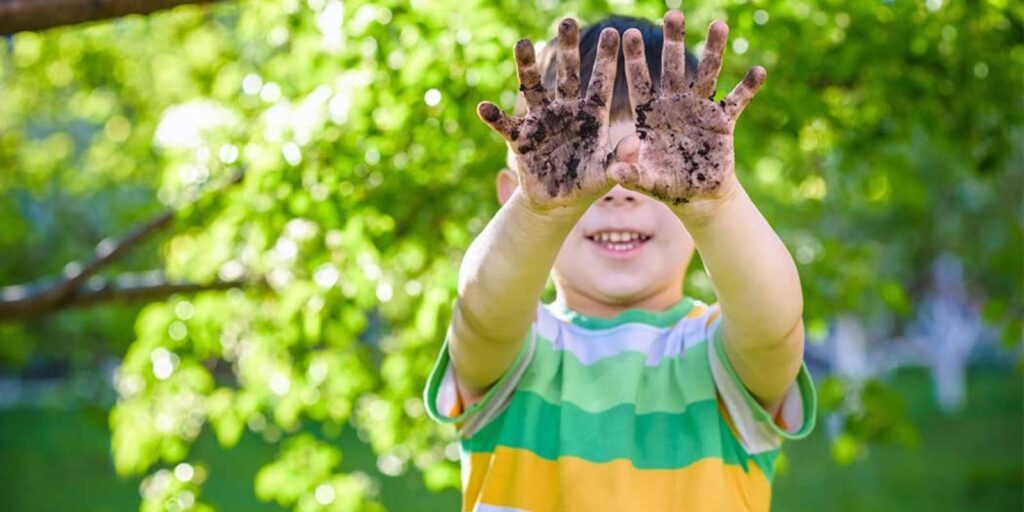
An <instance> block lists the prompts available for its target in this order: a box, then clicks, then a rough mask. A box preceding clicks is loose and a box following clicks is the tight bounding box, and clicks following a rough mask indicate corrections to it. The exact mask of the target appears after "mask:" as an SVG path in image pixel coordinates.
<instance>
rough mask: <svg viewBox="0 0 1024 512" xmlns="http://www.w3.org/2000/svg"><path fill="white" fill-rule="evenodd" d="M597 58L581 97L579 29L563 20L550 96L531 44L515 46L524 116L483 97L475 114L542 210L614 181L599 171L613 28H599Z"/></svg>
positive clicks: (583, 198)
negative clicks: (497, 138)
mask: <svg viewBox="0 0 1024 512" xmlns="http://www.w3.org/2000/svg"><path fill="white" fill-rule="evenodd" d="M598 45H599V46H598V48H599V49H598V56H597V59H596V60H595V61H594V70H593V73H592V75H591V80H590V84H589V86H588V87H587V94H586V96H585V97H581V96H580V77H579V66H580V57H579V27H578V26H577V24H576V22H575V21H574V20H572V19H569V18H567V19H565V20H563V21H562V23H561V24H560V25H559V31H558V53H557V57H558V66H559V67H558V84H557V94H556V96H555V98H553V99H552V98H551V97H550V96H549V94H548V92H547V91H546V90H545V88H544V86H543V84H542V83H541V77H540V72H539V71H538V69H537V63H536V58H535V56H534V53H533V46H532V45H531V44H530V42H529V41H527V40H525V39H524V40H522V41H519V43H517V44H516V48H515V56H516V64H517V66H518V72H519V82H520V90H521V91H523V95H524V97H525V99H526V104H527V109H528V112H527V114H526V115H525V116H508V115H505V113H503V112H502V111H501V110H500V109H499V108H498V107H497V106H495V105H494V104H493V103H490V102H483V103H481V104H480V106H479V107H478V108H477V111H478V113H479V115H480V118H481V119H483V121H484V122H485V123H487V124H488V125H489V126H490V127H491V128H493V129H494V130H495V131H496V132H498V134H500V135H501V136H502V137H503V138H505V140H507V141H508V143H509V146H511V148H512V151H513V153H514V154H515V157H516V164H517V165H516V167H517V169H516V170H517V173H518V176H519V184H520V188H521V190H522V191H523V194H525V196H526V199H527V200H528V201H529V202H530V204H532V205H533V206H535V207H537V208H540V209H550V208H555V207H561V206H571V205H580V204H585V203H587V201H591V200H593V199H596V198H597V197H600V196H602V195H604V194H605V193H606V192H607V191H608V190H609V189H611V187H612V186H613V185H614V183H612V182H611V181H610V180H609V179H608V177H607V174H606V173H605V166H606V165H607V162H608V159H609V154H610V153H611V149H610V148H609V146H608V109H609V105H610V104H611V93H612V87H613V86H614V83H615V63H616V58H617V56H618V51H619V38H618V32H616V31H615V30H614V29H606V30H604V31H602V33H601V38H600V41H599V43H598Z"/></svg>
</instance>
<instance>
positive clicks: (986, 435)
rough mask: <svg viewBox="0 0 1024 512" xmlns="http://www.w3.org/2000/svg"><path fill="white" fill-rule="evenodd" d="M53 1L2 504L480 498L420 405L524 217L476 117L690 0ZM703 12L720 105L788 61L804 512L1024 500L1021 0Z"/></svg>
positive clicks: (378, 506)
mask: <svg viewBox="0 0 1024 512" xmlns="http://www.w3.org/2000/svg"><path fill="white" fill-rule="evenodd" d="M16 3H17V2H6V4H7V6H6V7H10V6H12V5H14V4H16ZM41 3H43V2H33V1H26V2H22V3H21V4H22V6H23V8H24V9H27V11H23V12H22V14H24V15H25V17H24V18H18V17H16V16H14V15H13V14H11V12H13V11H7V12H6V14H7V16H6V18H7V19H6V20H3V19H2V18H4V17H5V16H0V33H2V32H8V33H9V35H7V36H6V37H4V39H3V40H2V41H0V509H3V510H12V511H15V510H16V511H21V510H26V511H28V510H31V511H50V510H53V511H58V510H59V511H65V510H81V511H114V510H131V509H141V510H146V511H156V510H213V509H216V510H227V511H231V510H301V511H314V510H339V511H359V510H366V511H377V510H384V509H386V510H391V511H435V510H436V511H442V510H443V511H448V510H455V509H457V507H458V501H459V496H458V493H457V491H456V490H455V489H457V486H458V481H459V478H458V467H457V462H456V460H457V449H456V446H455V445H454V444H453V443H452V442H453V440H454V432H453V431H452V430H450V429H449V428H444V427H440V426H437V425H434V424H433V423H431V422H430V421H429V420H428V419H427V418H426V416H425V414H424V410H423V406H422V403H421V398H420V396H421V390H422V387H423V384H424V381H425V378H426V376H427V373H428V371H429V370H430V367H431V365H432V363H433V361H434V358H435V356H436V354H437V351H438V349H439V347H440V343H441V340H442V338H443V334H444V330H445V328H446V327H447V322H448V320H449V315H450V307H451V303H452V300H453V299H454V289H455V283H456V273H457V270H458V264H459V261H460V259H461V255H462V254H463V251H464V250H465V249H466V248H467V246H468V245H469V243H470V241H471V240H472V238H473V236H474V235H475V234H476V233H478V232H479V231H480V230H481V229H482V228H483V226H484V225H485V224H486V222H487V221H488V219H489V218H490V216H491V215H493V214H494V212H495V211H496V209H497V202H496V200H495V197H494V185H493V183H494V182H493V177H494V173H495V172H496V171H497V170H498V169H499V168H500V167H501V166H502V165H503V162H504V148H503V146H502V144H501V141H500V140H499V139H498V138H497V136H495V135H493V134H492V133H490V132H489V131H488V130H487V129H486V128H485V127H484V125H483V124H482V123H480V122H479V121H478V120H477V119H476V115H475V111H474V108H475V105H476V104H477V102H479V101H481V100H484V99H490V100H495V101H497V102H499V103H500V104H501V105H503V106H504V107H505V108H507V109H511V107H512V105H513V103H514V98H515V96H514V91H515V88H516V82H515V73H514V67H513V61H512V54H511V48H512V45H513V44H514V42H515V41H516V40H517V39H518V38H520V37H528V38H531V39H533V40H534V41H546V40H549V39H550V38H552V37H553V35H554V33H555V30H554V26H555V24H556V23H557V22H558V21H559V20H560V19H561V18H562V17H563V16H566V15H573V16H577V17H578V18H579V19H580V20H581V22H582V23H583V24H586V23H588V22H593V21H596V20H597V19H599V18H600V17H602V16H604V15H606V14H609V13H618V14H627V15H635V16H644V17H649V18H654V19H657V18H660V16H661V15H662V14H663V13H664V11H665V9H666V8H667V7H673V8H677V7H679V6H680V5H679V4H680V3H679V1H678V0H669V1H668V2H656V1H640V2H633V1H630V0H616V1H607V2H606V1H588V0H583V1H572V2H557V1H554V0H537V1H535V2H520V1H511V0H505V1H494V2H484V1H478V0H458V1H454V0H414V1H412V2H405V1H401V2H400V1H382V2H366V1H359V0H346V1H344V2H342V1H340V0H307V1H299V0H285V1H256V0H242V1H223V2H216V3H212V4H200V5H183V6H180V7H176V8H173V9H166V10H160V11H157V12H154V13H151V14H148V15H132V16H127V17H123V18H116V19H106V20H99V21H93V22H87V23H74V24H70V25H65V26H61V27H55V28H48V29H43V28H39V29H38V30H37V29H36V28H37V27H40V26H42V27H45V26H47V24H48V23H50V24H52V23H51V22H53V20H54V19H56V17H55V16H54V14H53V13H52V12H49V13H47V12H45V11H41V10H39V9H36V11H33V10H32V9H33V8H34V7H33V4H37V5H38V4H41ZM72 3H74V2H72ZM79 3H80V4H82V5H84V4H86V2H84V0H83V1H81V2H79ZM114 3H115V4H116V3H117V2H114ZM167 3H181V2H167ZM184 3H188V2H184ZM683 9H684V12H685V13H686V15H687V25H688V27H689V35H688V36H687V42H688V44H689V45H690V46H691V47H692V48H693V49H696V50H698V51H699V49H700V47H701V45H700V43H701V41H702V40H703V36H704V33H705V30H706V27H707V26H708V24H709V23H710V22H711V21H712V20H713V19H723V20H726V21H727V22H728V23H729V25H730V26H731V29H732V30H731V39H730V45H729V46H728V49H727V53H726V60H725V67H724V71H723V76H722V80H721V82H720V83H721V84H722V85H721V86H720V94H722V93H723V92H724V91H726V90H727V89H728V88H731V86H732V84H733V83H735V82H736V81H737V80H739V79H740V78H741V77H742V75H743V73H744V72H745V70H746V69H747V68H748V67H750V66H752V65H754V64H761V65H764V66H765V67H766V68H767V69H768V71H769V79H768V82H767V84H766V86H765V87H764V88H763V89H762V90H761V92H760V93H759V94H758V96H757V98H756V99H755V100H754V102H753V104H752V105H751V106H750V107H749V108H748V109H747V111H746V112H745V114H744V116H743V119H742V120H741V122H740V124H739V127H738V133H737V134H736V151H737V169H738V173H739V176H740V179H741V180H742V181H743V183H744V184H745V186H746V187H747V189H748V190H749V192H750V194H751V195H752V196H753V197H754V199H755V201H756V202H757V204H758V205H759V207H760V208H761V209H762V210H763V212H764V213H765V215H766V216H767V217H768V218H769V219H770V220H771V221H772V222H773V224H774V226H775V227H776V229H777V230H778V232H779V233H780V234H781V236H782V238H783V239H784V240H785V242H786V243H787V245H788V247H789V248H790V249H791V251H792V252H793V254H794V256H795V258H796V260H797V262H798V265H799V268H800V272H801V276H802V281H803V287H804V293H805V296H806V304H807V306H806V320H807V325H808V341H809V343H808V345H807V360H808V364H809V365H810V367H811V372H812V374H813V375H814V378H815V380H816V382H817V384H818V389H819V397H820V401H821V406H822V407H821V411H820V412H821V417H820V418H819V427H818V428H817V430H816V432H815V433H814V435H813V436H812V437H810V438H809V439H807V440H805V441H802V442H798V443H792V444H790V445H788V446H787V449H786V452H785V457H784V458H783V459H782V461H781V463H780V464H781V467H780V471H779V473H778V476H777V480H776V486H775V488H776V490H775V499H774V509H775V510H781V511H802V510H815V511H877V510H892V511H918V510H921V511H924V510H928V511H933V510H986V511H1020V510H1022V507H1024V463H1022V461H1024V446H1022V442H1024V396H1022V395H1024V393H1022V379H1021V376H1022V373H1021V369H1022V365H1021V347H1022V339H1024V338H1022V334H1021V320H1022V316H1024V303H1022V294H1021V288H1022V284H1024V275H1022V273H1024V235H1022V233H1024V208H1022V203H1024V78H1022V70H1024V4H1021V3H1019V2H1012V1H1008V0H987V1H981V0H967V1H955V2H954V1H949V0H927V1H903V0H889V1H882V0H821V1H810V0H734V1H721V0H709V1H704V2H694V3H693V4H689V3H688V4H687V5H685V6H683ZM68 12H71V10H68ZM25 13H28V14H25ZM64 14H67V13H64ZM25 20H29V21H33V20H34V21H35V22H38V23H39V25H30V24H29V22H28V21H25ZM25 28H32V30H23V29H25ZM686 293H687V294H689V295H692V296H694V297H697V298H699V299H702V300H705V301H712V300H713V296H712V291H711V285H710V282H709V280H708V277H707V275H706V274H705V273H704V272H703V270H702V268H701V266H700V264H699V263H695V264H694V266H693V267H692V268H691V271H690V273H689V275H688V277H687V281H686ZM546 298H547V299H548V300H550V298H551V292H550V290H549V291H548V293H547V297H546Z"/></svg>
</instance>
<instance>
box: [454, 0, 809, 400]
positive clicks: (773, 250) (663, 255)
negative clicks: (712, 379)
mask: <svg viewBox="0 0 1024 512" xmlns="http://www.w3.org/2000/svg"><path fill="white" fill-rule="evenodd" d="M684 27H685V21H684V19H683V15H682V13H679V12H677V11H670V12H668V13H667V14H666V15H665V46H664V49H663V55H664V57H663V59H664V60H663V68H662V69H663V70H664V72H663V76H662V80H661V82H662V84H663V86H662V88H661V90H660V91H656V90H654V87H653V86H652V85H651V80H650V77H649V76H648V70H647V67H646V65H645V64H643V43H642V38H641V37H640V34H639V32H637V31H636V30H633V29H631V30H628V31H626V32H625V34H623V41H624V54H625V58H626V73H627V76H626V78H627V83H628V84H629V92H630V103H631V105H632V107H633V113H634V119H635V120H636V123H635V124H634V123H633V122H629V121H626V122H623V121H616V122H614V123H611V122H609V117H608V105H610V104H611V89H612V86H613V84H614V79H615V76H614V75H615V58H616V55H617V52H618V45H619V37H618V34H617V33H616V32H615V31H614V30H613V29H606V30H605V31H604V32H602V34H601V38H600V42H599V52H598V58H597V59H596V61H595V64H594V73H593V79H592V80H591V83H590V85H589V87H588V95H587V97H585V98H581V97H580V95H579V78H578V77H579V70H578V68H579V52H578V48H577V46H578V41H579V35H578V34H579V33H578V27H577V24H576V22H575V21H574V20H572V19H566V20H564V21H563V22H562V23H561V24H560V26H559V43H558V47H557V52H558V53H557V63H556V65H558V66H559V67H558V82H557V85H556V93H555V94H554V95H550V94H549V93H548V91H546V90H545V88H544V87H543V85H542V83H541V80H540V76H541V75H540V72H539V70H538V69H537V64H536V58H535V57H534V53H533V48H532V45H530V43H529V42H528V41H525V40H524V41H520V42H519V43H517V45H516V48H515V56H516V63H517V69H518V74H519V78H520V83H521V88H520V89H521V91H522V92H523V97H524V99H525V103H526V105H527V111H526V113H525V115H522V116H508V115H506V114H505V113H504V112H502V111H501V110H500V109H498V108H497V107H496V106H495V105H493V104H492V103H488V102H484V103H481V104H480V106H479V107H478V113H479V115H480V118H481V119H482V120H483V121H484V122H485V123H487V124H488V125H489V126H490V127H491V128H493V129H494V130H495V131H496V132H497V133H499V134H500V135H501V136H502V137H503V138H504V139H505V140H506V141H507V142H508V145H509V148H510V150H511V152H512V156H513V158H512V159H511V160H512V161H513V163H514V165H513V166H512V167H513V168H514V171H510V170H505V171H503V172H501V173H499V177H498V194H499V199H500V200H501V201H502V203H503V204H502V207H501V209H500V210H499V211H498V213H497V214H496V215H495V217H494V218H493V219H492V220H491V222H490V223H489V224H488V225H487V227H486V228H485V229H484V230H483V232H481V234H480V235H479V236H478V237H477V238H476V239H475V240H474V242H473V244H472V245H471V246H470V248H469V251H468V252H467V254H466V257H465V259H464V260H463V264H462V267H461V269H460V274H459V297H458V300H457V301H456V307H455V310H454V313H453V318H452V324H451V326H450V328H449V340H450V345H449V351H450V354H451V357H452V361H453V364H454V367H455V372H456V375H457V376H458V382H459V388H460V393H461V394H462V397H463V400H464V403H467V404H468V403H472V402H474V401H476V400H478V399H479V398H480V397H481V396H482V395H483V393H484V392H485V391H486V390H487V389H488V387H489V386H490V385H492V384H493V383H494V382H495V381H497V379H498V378H499V377H500V376H501V375H502V374H503V373H504V372H505V370H507V368H508V367H509V365H510V364H511V363H512V361H513V360H514V358H515V356H516V355H517V354H518V352H519V349H520V348H521V347H522V343H523V340H524V337H525V335H526V333H527V332H528V329H529V326H530V324H531V323H532V322H533V321H534V319H535V314H536V307H537V303H538V300H539V298H540V295H541V292H542V291H543V287H544V284H545V282H546V280H547V277H548V274H549V272H551V271H552V270H553V276H554V279H555V285H556V289H557V292H558V300H560V301H563V302H564V303H565V304H566V305H567V306H568V307H570V308H571V309H573V310H576V311H579V312H580V313H583V314H586V315H591V316H599V317H611V316H614V315H616V314H618V313H621V312H622V311H625V310H627V309H632V308H643V309H648V310H653V311H661V310H664V309H667V308H668V307H670V306H672V305H673V304H675V303H676V302H678V301H679V300H680V299H681V297H682V280H683V276H684V275H685V271H686V267H687V265H688V264H689V261H690V258H691V256H692V254H693V249H694V247H696V249H697V250H698V251H700V253H701V257H702V260H703V261H704V264H705V266H706V268H707V270H708V272H709V275H710V277H711V280H712V282H713V284H714V287H715V291H716V295H717V297H718V299H719V304H720V305H721V308H722V316H723V329H724V330H723V341H724V343H725V349H726V354H727V356H728V357H729V359H730V361H731V362H732V364H733V366H734V368H735V369H736V371H737V373H738V374H739V376H740V378H741V380H742V381H743V383H744V384H745V385H746V387H747V388H748V389H749V390H750V391H751V392H752V394H753V395H754V396H755V397H756V398H757V399H758V400H759V401H760V402H761V403H762V404H763V405H765V406H766V407H768V408H769V410H772V409H774V408H776V407H777V406H778V404H779V403H780V401H781V398H782V396H783V394H784V393H785V391H786V389H788V387H789V386H790V385H791V384H792V382H793V379H794V378H795V376H796V374H797V372H798V370H799V367H800V361H801V358H802V354H803V338H804V337H803V322H802V319H801V317H802V309H803V299H802V294H801V291H800V283H799V277H798V275H797V273H796V267H795V265H794V263H793V260H792V258H791V257H790V255H789V253H788V251H787V250H786V248H785V246H784V245H783V244H782V242H781V241H780V240H779V238H778V236H777V235H776V234H775V232H774V231H773V230H772V228H771V226H770V225H769V224H768V223H767V221H766V220H765V219H764V217H763V216H762V215H761V214H760V212H759V211H758V210H757V208H756V206H754V204H753V202H751V200H750V198H749V196H747V194H746V192H745V191H744V190H743V187H742V186H741V185H740V183H739V181H738V180H737V179H736V175H735V170H734V161H735V159H734V156H733V143H732V138H733V137H732V134H733V129H734V127H735V123H736V119H737V118H738V116H739V114H740V113H741V112H742V110H743V108H744V107H745V106H746V104H747V103H749V101H750V99H751V98H752V97H753V95H754V94H755V93H756V92H757V89H758V88H759V87H760V86H761V84H762V83H763V82H764V78H765V72H764V69H763V68H760V67H755V68H753V69H751V71H750V72H749V73H748V74H747V76H746V78H744V80H743V82H742V83H740V84H739V85H738V86H737V87H736V88H735V89H733V91H732V92H731V93H730V94H729V95H728V96H727V97H726V98H725V99H724V100H722V101H721V102H719V103H715V102H714V101H713V100H712V99H711V98H710V96H711V95H712V93H713V91H714V90H715V81H716V79H717V75H718V72H719V70H720V69H721V62H722V50H723V49H724V48H725V40H726V36H727V33H728V28H727V27H726V26H725V24H724V23H722V22H715V23H713V24H712V25H711V27H710V29H709V32H708V40H707V44H706V45H705V53H704V55H703V56H702V57H703V58H702V64H701V66H700V68H699V69H698V71H697V74H696V79H695V80H693V81H692V83H691V82H690V81H689V80H687V75H686V74H685V59H684V58H683V52H684V50H683V34H684V30H685V28H684ZM595 123H596V126H595ZM612 148H614V149H612ZM623 227H628V228H632V230H635V231H641V232H643V233H646V234H650V235H651V239H650V240H649V241H647V242H646V243H644V244H643V245H642V246H641V249H640V250H639V251H638V252H637V253H636V254H635V255H633V256H630V257H629V258H625V259H624V258H610V257H608V256H607V253H604V254H602V253H601V251H598V250H596V248H595V247H596V244H594V242H592V241H590V240H588V239H587V235H588V234H592V233H593V232H595V231H599V230H604V229H609V228H623ZM524 262H529V264H524Z"/></svg>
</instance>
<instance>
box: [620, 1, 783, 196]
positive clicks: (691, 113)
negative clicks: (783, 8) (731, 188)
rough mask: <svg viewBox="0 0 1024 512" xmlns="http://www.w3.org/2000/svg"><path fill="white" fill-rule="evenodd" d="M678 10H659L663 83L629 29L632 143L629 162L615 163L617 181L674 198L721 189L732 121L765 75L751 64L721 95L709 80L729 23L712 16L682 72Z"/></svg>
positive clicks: (729, 163) (729, 167) (729, 170)
mask: <svg viewBox="0 0 1024 512" xmlns="http://www.w3.org/2000/svg"><path fill="white" fill-rule="evenodd" d="M684 32H685V31H684V20H683V15H682V14H681V13H679V12H676V11H670V12H669V13H668V14H666V15H665V43H664V44H665V46H664V48H663V51H662V59H663V60H662V80H661V90H660V91H656V90H655V88H654V86H653V84H652V82H651V79H650V76H649V73H648V70H647V63H646V60H645V59H644V48H643V40H642V38H641V37H640V34H639V32H635V31H627V33H626V35H625V44H624V45H623V46H624V52H625V57H626V81H627V83H628V84H629V96H630V103H631V104H632V105H633V111H634V116H635V122H636V132H637V138H638V139H639V141H638V146H639V148H638V151H637V152H636V156H635V157H634V160H633V161H632V162H627V163H622V164H618V165H616V168H615V169H614V170H613V171H612V175H613V177H614V178H615V179H616V181H618V182H620V183H622V184H623V185H624V186H626V187H628V188H632V189H635V190H640V191H643V192H646V193H648V194H650V195H652V196H654V197H656V198H658V199H660V200H662V201H665V202H670V203H672V204H673V205H679V204H682V203H687V202H689V201H691V200H693V199H697V198H716V197H721V196H722V195H724V194H726V193H727V192H728V191H727V189H726V187H725V186H724V185H723V184H725V183H726V182H727V181H729V178H730V177H731V176H732V175H733V173H734V160H735V157H734V155H733V128H734V127H735V125H736V119H737V118H738V117H739V115H740V113H741V112H742V111H743V108H744V107H745V106H746V105H747V103H749V102H750V99H751V98H752V97H753V96H754V94H755V93H756V92H757V89H758V88H760V86H761V84H762V83H763V82H764V78H765V73H764V69H763V68H760V67H755V68H752V69H751V70H750V71H749V72H748V73H747V76H746V77H745V78H744V79H743V81H742V82H741V83H740V84H739V85H737V86H736V88H735V89H733V91H732V92H730V93H729V95H728V96H727V97H726V98H725V99H724V100H722V101H721V102H719V103H715V102H714V101H713V100H712V99H711V98H713V96H714V91H715V82H716V80H717V77H718V72H719V70H720V69H721V66H722V50H723V49H724V47H725V39H726V36H727V34H728V27H727V26H726V25H725V24H724V23H722V22H716V23H714V24H712V26H711V29H710V30H709V31H708V40H707V44H706V47H705V52H704V56H703V57H704V58H703V60H702V61H701V63H700V67H699V69H698V70H697V73H696V75H697V76H696V79H695V80H693V81H691V80H690V79H689V78H687V76H686V74H685V58H684V55H685V50H684V47H683V38H684Z"/></svg>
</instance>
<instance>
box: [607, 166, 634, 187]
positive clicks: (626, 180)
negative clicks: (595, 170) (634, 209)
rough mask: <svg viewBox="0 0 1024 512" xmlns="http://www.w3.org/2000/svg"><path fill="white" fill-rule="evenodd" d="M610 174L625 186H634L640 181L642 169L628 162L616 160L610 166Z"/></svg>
mask: <svg viewBox="0 0 1024 512" xmlns="http://www.w3.org/2000/svg"><path fill="white" fill-rule="evenodd" d="M608 175H609V176H610V177H611V178H612V180H614V181H615V182H616V183H618V184H620V185H622V186H624V187H627V188H629V187H634V186H636V185H637V184H638V182H639V181H640V170H639V169H638V168H637V166H635V165H633V164H630V163H626V162H615V163H613V164H612V165H611V167H609V168H608Z"/></svg>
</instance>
